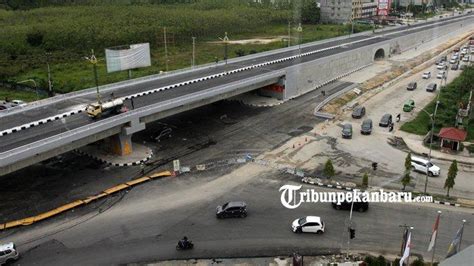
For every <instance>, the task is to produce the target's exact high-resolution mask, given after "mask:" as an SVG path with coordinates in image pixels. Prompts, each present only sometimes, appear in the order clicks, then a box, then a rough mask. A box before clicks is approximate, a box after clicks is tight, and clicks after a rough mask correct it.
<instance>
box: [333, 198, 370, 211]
mask: <svg viewBox="0 0 474 266" xmlns="http://www.w3.org/2000/svg"><path fill="white" fill-rule="evenodd" d="M351 205H352V201H347V200H345V201H343V202H341V203H340V204H337V202H333V203H332V207H333V208H334V209H336V210H350V209H351ZM368 209H369V203H368V202H359V201H354V206H352V210H355V211H358V212H365V211H367V210H368Z"/></svg>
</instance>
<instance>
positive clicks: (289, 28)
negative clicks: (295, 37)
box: [288, 21, 291, 47]
mask: <svg viewBox="0 0 474 266" xmlns="http://www.w3.org/2000/svg"><path fill="white" fill-rule="evenodd" d="M290 46H291V21H288V47H290Z"/></svg>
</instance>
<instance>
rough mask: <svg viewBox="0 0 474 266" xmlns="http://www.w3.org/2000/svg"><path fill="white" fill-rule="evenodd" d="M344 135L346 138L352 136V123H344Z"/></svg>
mask: <svg viewBox="0 0 474 266" xmlns="http://www.w3.org/2000/svg"><path fill="white" fill-rule="evenodd" d="M342 137H343V138H345V139H351V138H352V125H351V124H344V125H343V126H342Z"/></svg>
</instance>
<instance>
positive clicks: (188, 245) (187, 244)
mask: <svg viewBox="0 0 474 266" xmlns="http://www.w3.org/2000/svg"><path fill="white" fill-rule="evenodd" d="M193 247H194V244H193V243H192V242H191V241H187V242H184V243H182V242H181V241H179V242H178V245H176V250H187V249H192V248H193Z"/></svg>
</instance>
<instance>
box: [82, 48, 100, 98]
mask: <svg viewBox="0 0 474 266" xmlns="http://www.w3.org/2000/svg"><path fill="white" fill-rule="evenodd" d="M85 59H86V60H87V61H89V62H90V63H91V64H92V66H93V68H94V80H95V87H96V90H97V102H98V103H99V104H100V103H101V102H100V92H99V78H98V76H97V57H95V54H94V49H92V50H91V56H90V57H87V56H86V57H85Z"/></svg>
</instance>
